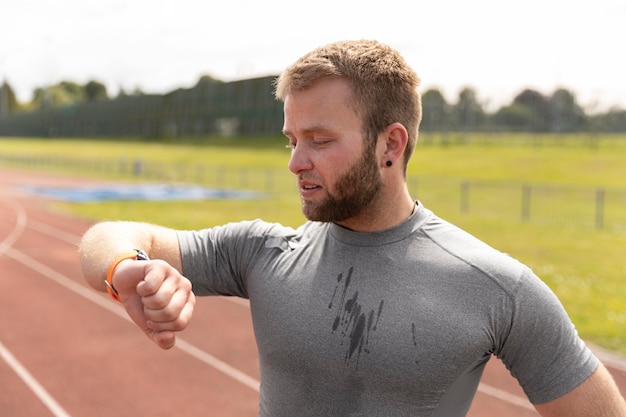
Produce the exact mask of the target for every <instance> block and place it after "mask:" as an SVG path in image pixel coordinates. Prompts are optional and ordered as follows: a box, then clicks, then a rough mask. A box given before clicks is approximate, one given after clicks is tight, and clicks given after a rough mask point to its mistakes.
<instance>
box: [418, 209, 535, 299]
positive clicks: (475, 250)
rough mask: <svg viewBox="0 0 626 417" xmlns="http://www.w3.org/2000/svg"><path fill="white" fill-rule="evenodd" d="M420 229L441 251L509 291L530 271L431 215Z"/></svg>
mask: <svg viewBox="0 0 626 417" xmlns="http://www.w3.org/2000/svg"><path fill="white" fill-rule="evenodd" d="M420 230H421V233H423V236H424V237H426V238H427V239H428V240H430V241H431V242H432V244H434V245H435V246H436V247H438V248H439V250H440V251H441V252H442V253H444V254H446V255H447V256H450V257H453V258H455V259H456V260H458V261H459V262H461V263H463V264H465V265H466V266H468V267H470V268H472V269H474V270H475V271H477V272H479V273H481V274H482V275H483V276H486V277H488V278H489V279H491V280H492V281H494V282H495V283H496V284H497V285H498V286H500V287H502V289H503V290H504V291H505V292H507V293H508V294H512V293H513V292H515V290H516V288H517V286H518V284H519V283H520V280H521V279H522V277H523V276H524V275H525V274H528V273H530V269H529V268H528V267H527V266H526V265H524V264H523V263H521V262H519V261H518V260H517V259H515V258H513V257H512V256H510V255H509V254H507V253H504V252H501V251H499V250H497V249H495V248H494V247H492V246H490V245H489V244H487V243H485V242H484V241H482V240H481V239H479V238H477V237H476V236H474V235H472V234H471V233H469V232H467V231H465V230H463V229H461V228H460V227H458V226H455V225H453V224H452V223H449V222H447V221H445V220H443V219H441V218H439V217H437V216H435V215H434V214H433V215H432V216H430V218H429V219H428V221H426V222H425V223H423V224H422V225H421V227H420ZM531 275H532V274H531Z"/></svg>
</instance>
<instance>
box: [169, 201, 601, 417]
mask: <svg viewBox="0 0 626 417" xmlns="http://www.w3.org/2000/svg"><path fill="white" fill-rule="evenodd" d="M178 236H179V240H180V247H181V253H182V260H183V273H184V275H185V276H186V277H188V278H189V279H190V280H191V281H192V283H193V288H194V292H195V293H196V294H198V295H209V294H222V295H234V296H240V297H244V298H249V299H250V307H251V310H252V318H253V323H254V331H255V335H256V339H257V344H258V350H259V361H260V371H261V395H260V415H261V416H264V417H265V416H268V417H269V416H271V417H282V416H285V417H294V416H316V417H317V416H369V417H373V416H430V417H433V416H435V417H436V416H445V417H456V416H464V415H465V414H466V413H467V410H468V409H469V407H470V404H471V401H472V399H473V397H474V394H475V392H476V389H477V386H478V382H479V380H480V377H481V375H482V371H483V369H484V366H485V364H486V362H487V360H488V359H489V358H490V356H491V355H492V354H493V355H496V356H498V357H499V358H501V359H502V360H503V362H504V363H505V364H506V366H507V367H508V368H509V370H510V371H511V373H512V374H513V376H515V377H516V378H517V379H518V380H519V382H520V384H521V385H522V387H523V388H524V390H525V392H526V394H527V395H528V397H529V399H530V400H531V401H532V402H534V403H542V402H546V401H549V400H552V399H554V398H557V397H559V396H561V395H563V394H565V393H566V392H568V391H570V390H571V389H573V388H575V387H576V386H577V385H579V384H580V383H581V382H583V381H584V380H585V379H586V378H587V377H588V376H589V375H590V374H591V373H592V372H593V371H594V370H595V369H596V367H597V365H598V360H597V358H596V357H595V356H594V355H593V354H592V353H591V351H590V350H589V349H587V347H586V346H585V345H584V343H583V342H582V341H581V340H580V339H579V337H578V335H577V332H576V330H575V328H574V326H573V324H572V323H571V321H570V319H569V318H568V316H567V314H566V312H565V310H564V309H563V307H562V305H561V304H560V302H559V301H558V300H557V298H556V297H555V295H554V294H553V293H552V291H551V290H550V289H549V288H548V287H547V286H546V285H545V284H544V283H543V282H542V281H540V280H539V279H538V278H537V277H536V276H535V275H534V274H533V272H532V271H531V270H530V269H529V268H527V267H526V266H524V265H522V264H521V263H519V262H518V261H516V260H514V259H513V258H511V257H509V256H508V255H506V254H503V253H501V252H498V251H496V250H495V249H493V248H491V247H489V246H487V245H486V244H484V243H483V242H481V241H479V240H478V239H476V238H474V237H472V236H471V235H469V234H468V233H466V232H464V231H462V230H461V229H459V228H457V227H455V226H453V225H451V224H450V223H447V222H445V221H443V220H441V219H440V218H438V217H437V216H435V215H434V214H433V213H432V212H431V211H429V210H427V209H426V208H424V207H423V206H422V205H421V204H420V205H418V208H417V210H416V212H415V213H414V214H413V215H412V216H411V217H410V218H409V219H408V220H407V221H405V222H404V223H402V224H401V225H399V226H397V227H394V228H391V229H389V230H385V231H380V232H373V233H362V232H354V231H350V230H347V229H345V228H342V227H340V226H338V225H336V224H332V223H319V222H307V223H305V224H304V225H303V226H301V227H299V228H298V229H292V228H288V227H284V226H281V225H279V224H273V223H267V222H263V221H260V220H256V221H249V222H248V221H246V222H239V223H230V224H227V225H224V226H218V227H214V228H210V229H205V230H201V231H185V232H183V231H181V232H179V234H178Z"/></svg>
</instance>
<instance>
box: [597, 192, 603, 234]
mask: <svg viewBox="0 0 626 417" xmlns="http://www.w3.org/2000/svg"><path fill="white" fill-rule="evenodd" d="M604 194H605V192H604V189H602V188H600V189H598V190H596V229H602V228H603V227H604Z"/></svg>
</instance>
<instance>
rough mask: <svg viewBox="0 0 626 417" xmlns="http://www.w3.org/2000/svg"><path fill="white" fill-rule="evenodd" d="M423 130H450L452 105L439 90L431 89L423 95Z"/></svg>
mask: <svg viewBox="0 0 626 417" xmlns="http://www.w3.org/2000/svg"><path fill="white" fill-rule="evenodd" d="M422 114H423V115H422V123H421V130H423V131H428V132H435V131H442V130H446V129H448V128H449V122H450V117H449V115H450V105H449V104H448V103H447V102H446V99H445V97H444V96H443V94H442V93H441V91H440V90H438V89H430V90H427V91H426V92H424V94H423V95H422Z"/></svg>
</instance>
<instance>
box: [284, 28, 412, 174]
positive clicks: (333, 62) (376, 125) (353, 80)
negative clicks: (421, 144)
mask: <svg viewBox="0 0 626 417" xmlns="http://www.w3.org/2000/svg"><path fill="white" fill-rule="evenodd" d="M327 77H343V78H345V79H347V80H348V81H349V82H350V85H351V86H352V91H353V94H354V99H355V104H356V111H357V114H359V115H360V116H361V118H362V121H363V132H364V135H365V137H368V138H370V139H371V140H372V141H375V140H376V138H377V137H378V134H379V133H380V132H382V131H383V130H385V129H386V128H387V126H389V125H390V124H392V123H395V122H399V123H401V124H402V125H403V126H404V127H405V128H406V130H407V132H408V134H409V141H408V144H407V147H406V150H405V152H404V163H405V167H406V164H407V163H408V161H409V159H410V158H411V155H412V154H413V151H414V149H415V144H416V143H417V136H418V129H419V123H420V120H421V117H422V105H421V99H420V94H419V92H418V88H419V84H420V79H419V77H418V76H417V74H416V73H415V71H413V69H412V68H411V67H409V65H408V64H407V63H406V61H405V60H404V58H403V57H402V56H401V55H400V54H399V53H398V52H397V51H395V50H394V49H392V48H391V47H389V46H387V45H384V44H381V43H379V42H377V41H373V40H358V41H341V42H336V43H331V44H329V45H325V46H322V47H319V48H317V49H315V50H313V51H311V52H309V53H308V54H306V55H304V56H303V57H301V58H300V59H298V60H297V61H296V62H295V63H293V64H292V65H290V66H289V67H287V69H285V71H284V72H283V73H282V74H281V75H280V76H279V77H278V78H277V80H276V83H275V87H276V90H275V96H276V98H277V99H279V100H282V101H284V100H285V97H286V96H288V95H289V93H291V92H292V91H300V90H304V89H306V88H308V87H310V86H312V85H313V84H315V83H316V82H317V81H319V80H321V79H323V78H327Z"/></svg>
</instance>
